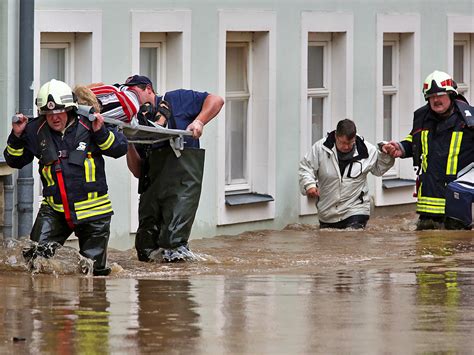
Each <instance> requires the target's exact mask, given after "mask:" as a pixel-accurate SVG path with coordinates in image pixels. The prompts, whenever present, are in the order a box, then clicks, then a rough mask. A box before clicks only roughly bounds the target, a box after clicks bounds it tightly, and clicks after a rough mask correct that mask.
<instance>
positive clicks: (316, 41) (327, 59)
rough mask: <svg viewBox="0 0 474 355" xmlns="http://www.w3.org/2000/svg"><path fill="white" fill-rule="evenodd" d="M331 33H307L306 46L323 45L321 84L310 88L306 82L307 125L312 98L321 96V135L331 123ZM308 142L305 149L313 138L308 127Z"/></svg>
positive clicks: (310, 119) (313, 141)
mask: <svg viewBox="0 0 474 355" xmlns="http://www.w3.org/2000/svg"><path fill="white" fill-rule="evenodd" d="M331 37H332V36H331V34H330V33H314V32H313V33H309V34H308V48H309V47H323V86H322V87H318V88H316V87H315V88H310V87H309V84H308V88H307V96H308V106H307V115H308V127H311V128H312V125H313V117H312V115H313V106H312V103H313V99H316V98H321V99H323V100H322V105H323V112H322V115H323V116H322V120H321V137H324V132H325V131H327V130H328V129H329V127H330V125H331V79H332V78H331V66H330V65H329V63H331V57H332V52H331V43H332V42H331V41H332V38H331ZM308 135H309V138H308V142H309V143H310V144H309V145H308V147H307V149H308V150H309V149H311V146H312V145H313V143H315V141H316V140H315V139H314V137H313V136H312V129H308Z"/></svg>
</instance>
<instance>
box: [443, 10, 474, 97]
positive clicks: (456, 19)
mask: <svg viewBox="0 0 474 355" xmlns="http://www.w3.org/2000/svg"><path fill="white" fill-rule="evenodd" d="M447 20H448V21H447V22H448V25H447V37H448V39H447V48H448V51H447V60H448V70H447V72H448V73H452V75H454V73H453V70H454V44H455V42H456V41H458V40H462V38H463V36H466V37H465V40H468V41H469V47H470V48H469V51H465V53H464V55H465V56H466V55H468V58H467V59H466V58H465V63H464V77H465V79H467V80H468V82H467V83H466V84H468V86H469V89H468V90H467V91H466V92H465V93H464V95H465V97H466V99H467V100H468V101H469V102H474V16H464V15H447ZM466 70H467V72H469V76H467V74H466ZM461 89H463V87H461Z"/></svg>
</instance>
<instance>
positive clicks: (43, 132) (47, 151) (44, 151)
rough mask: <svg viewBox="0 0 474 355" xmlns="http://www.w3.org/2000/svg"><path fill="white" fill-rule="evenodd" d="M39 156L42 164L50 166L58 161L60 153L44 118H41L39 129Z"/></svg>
mask: <svg viewBox="0 0 474 355" xmlns="http://www.w3.org/2000/svg"><path fill="white" fill-rule="evenodd" d="M36 133H37V135H38V155H39V160H40V162H41V164H43V165H50V164H52V163H53V162H55V161H56V160H58V152H57V150H56V146H55V145H54V142H53V138H52V136H51V129H50V128H49V126H48V123H47V122H46V118H45V117H44V116H43V117H41V118H39V121H38V129H37V131H36Z"/></svg>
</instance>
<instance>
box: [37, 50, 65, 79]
mask: <svg viewBox="0 0 474 355" xmlns="http://www.w3.org/2000/svg"><path fill="white" fill-rule="evenodd" d="M69 47H70V46H69V43H67V42H66V43H64V42H63V43H46V42H42V43H41V58H40V60H41V63H43V65H42V66H41V74H40V85H43V84H44V83H46V82H48V81H49V80H51V79H53V78H54V79H57V80H61V81H64V82H67V81H68V78H66V73H68V69H66V62H67V58H69Z"/></svg>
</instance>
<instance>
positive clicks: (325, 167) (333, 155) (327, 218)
mask: <svg viewBox="0 0 474 355" xmlns="http://www.w3.org/2000/svg"><path fill="white" fill-rule="evenodd" d="M394 162H395V160H394V159H393V158H392V157H390V156H389V155H388V154H384V153H382V152H381V151H379V150H378V149H377V148H375V146H373V145H372V144H370V143H368V142H366V141H364V139H363V138H362V137H360V136H356V143H355V151H354V155H353V157H352V159H351V161H350V162H349V164H347V165H346V167H345V168H344V170H343V173H342V174H341V172H340V169H339V161H338V157H337V150H336V141H335V131H332V132H331V133H329V134H328V136H327V137H326V138H323V139H321V140H319V141H318V142H316V143H315V144H314V145H313V147H312V148H311V151H310V152H309V153H307V154H306V155H305V157H304V158H303V159H302V160H301V162H300V166H299V183H300V189H301V193H302V194H303V195H306V191H307V190H308V189H309V188H311V187H318V188H319V194H320V195H319V199H318V200H317V202H316V208H317V209H318V215H319V220H320V221H321V222H325V223H337V222H340V221H342V220H344V219H346V218H348V217H350V216H354V215H370V199H369V187H368V184H367V174H368V173H369V172H370V173H372V174H374V175H376V176H382V175H383V174H384V173H385V172H386V171H387V170H389V169H390V168H391V167H392V166H393V164H394Z"/></svg>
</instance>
